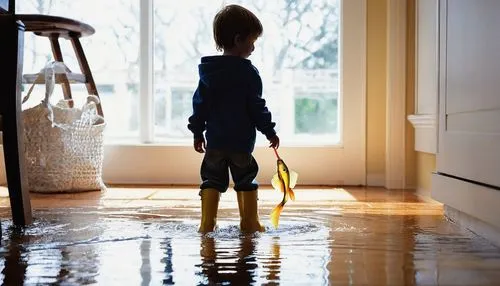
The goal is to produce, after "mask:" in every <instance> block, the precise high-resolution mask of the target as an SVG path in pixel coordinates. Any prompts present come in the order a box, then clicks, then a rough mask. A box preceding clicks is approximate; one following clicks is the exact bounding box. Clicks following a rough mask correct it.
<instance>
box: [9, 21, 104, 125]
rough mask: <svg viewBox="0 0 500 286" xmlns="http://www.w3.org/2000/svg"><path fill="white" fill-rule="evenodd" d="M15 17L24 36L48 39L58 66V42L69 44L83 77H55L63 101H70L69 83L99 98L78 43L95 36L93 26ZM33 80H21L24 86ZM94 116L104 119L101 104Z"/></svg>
mask: <svg viewBox="0 0 500 286" xmlns="http://www.w3.org/2000/svg"><path fill="white" fill-rule="evenodd" d="M16 17H17V19H18V20H20V21H21V22H22V23H23V24H24V26H25V31H26V32H33V33H35V35H37V36H42V37H47V38H49V40H50V44H51V47H52V54H53V56H54V60H56V61H58V62H64V59H63V56H62V52H61V46H60V45H59V38H64V39H67V40H70V41H71V44H72V45H73V50H74V52H75V54H76V58H77V60H78V64H79V65H80V70H81V72H82V73H81V74H75V73H71V74H69V75H67V77H66V76H60V77H58V76H56V83H60V84H61V85H62V90H63V94H64V99H67V100H68V99H72V96H71V88H70V83H85V86H86V87H87V92H88V94H89V95H96V96H97V97H99V94H98V92H97V88H96V85H95V82H94V77H93V76H92V72H91V70H90V67H89V64H88V61H87V58H86V57H85V53H84V52H83V48H82V44H81V43H80V37H85V36H90V35H93V34H94V33H95V30H94V28H92V26H90V25H88V24H85V23H82V22H79V21H76V20H72V19H68V18H63V17H58V16H49V15H38V14H18V15H16ZM36 78H37V75H36V74H26V75H24V76H23V82H24V83H34V82H35V80H36ZM37 83H40V84H43V83H45V82H43V81H41V82H37ZM97 112H98V113H99V115H101V116H102V115H103V112H102V107H101V104H98V105H97Z"/></svg>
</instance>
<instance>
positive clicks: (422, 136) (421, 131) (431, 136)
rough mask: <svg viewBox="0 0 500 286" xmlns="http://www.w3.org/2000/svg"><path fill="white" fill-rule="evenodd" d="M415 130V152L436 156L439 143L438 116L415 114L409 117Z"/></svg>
mask: <svg viewBox="0 0 500 286" xmlns="http://www.w3.org/2000/svg"><path fill="white" fill-rule="evenodd" d="M408 121H410V122H411V124H412V125H413V127H414V129H415V151H418V152H424V153H430V154H436V153H437V142H438V129H437V115H435V114H414V115H409V116H408Z"/></svg>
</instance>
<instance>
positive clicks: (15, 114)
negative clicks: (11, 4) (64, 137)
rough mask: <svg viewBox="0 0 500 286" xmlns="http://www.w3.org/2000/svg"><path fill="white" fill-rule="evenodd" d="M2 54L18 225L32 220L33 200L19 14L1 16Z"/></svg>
mask: <svg viewBox="0 0 500 286" xmlns="http://www.w3.org/2000/svg"><path fill="white" fill-rule="evenodd" d="M0 27H2V29H0V39H4V41H3V42H2V44H1V45H0V55H2V56H4V57H5V61H3V64H2V68H3V69H4V70H5V72H4V76H2V77H0V86H1V87H2V95H3V96H0V113H1V114H2V128H3V148H4V157H5V169H6V170H5V171H6V173H7V186H8V189H9V199H10V207H11V212H12V220H13V222H14V224H15V225H27V224H31V222H32V219H33V218H32V214H31V202H30V196H29V191H28V180H27V172H26V167H25V161H24V160H25V157H24V124H23V120H22V114H21V76H22V69H23V45H24V28H23V27H24V26H22V25H20V24H19V23H18V22H17V21H16V19H15V16H0Z"/></svg>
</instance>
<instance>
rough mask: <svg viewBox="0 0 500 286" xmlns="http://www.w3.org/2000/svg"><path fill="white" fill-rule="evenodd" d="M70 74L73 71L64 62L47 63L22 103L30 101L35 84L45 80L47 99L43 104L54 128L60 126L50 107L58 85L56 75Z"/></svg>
mask: <svg viewBox="0 0 500 286" xmlns="http://www.w3.org/2000/svg"><path fill="white" fill-rule="evenodd" d="M70 72H71V70H70V69H69V68H68V67H67V66H66V65H65V64H64V63H63V62H58V61H52V62H49V63H47V64H46V65H45V67H44V68H43V69H42V70H41V71H40V72H39V73H38V75H37V77H36V79H35V81H34V82H33V84H32V85H31V87H30V89H29V90H28V93H27V94H26V96H25V97H24V98H23V101H22V103H25V102H26V101H28V99H29V97H30V95H31V92H33V89H34V87H35V84H36V83H37V81H38V80H40V79H42V77H43V78H44V79H45V98H44V100H42V104H43V105H44V106H45V107H46V108H47V110H48V111H49V114H48V116H47V118H48V119H49V120H50V122H51V123H52V127H54V126H58V124H57V123H55V121H54V111H53V110H52V106H51V105H50V97H51V96H52V94H53V93H54V86H55V85H56V74H64V76H67V74H68V73H70Z"/></svg>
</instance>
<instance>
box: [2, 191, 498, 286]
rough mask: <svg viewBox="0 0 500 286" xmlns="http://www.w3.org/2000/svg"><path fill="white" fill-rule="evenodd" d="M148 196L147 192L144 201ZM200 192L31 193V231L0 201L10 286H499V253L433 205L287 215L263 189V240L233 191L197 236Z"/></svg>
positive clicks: (341, 207) (410, 199)
mask: <svg viewBox="0 0 500 286" xmlns="http://www.w3.org/2000/svg"><path fill="white" fill-rule="evenodd" d="M145 192H146V193H147V194H146V193H145ZM193 193H195V191H193V190H183V191H182V190H177V191H176V190H168V189H158V190H142V191H140V190H129V193H127V190H122V191H113V189H111V190H109V191H108V192H107V193H106V194H100V195H99V194H97V195H96V194H82V195H57V196H55V195H51V196H47V195H34V196H33V208H34V217H35V222H34V223H33V225H31V226H29V227H27V228H24V229H20V228H16V227H13V226H12V223H11V220H10V212H9V209H8V203H6V202H5V201H2V202H1V204H0V206H2V207H3V208H1V209H0V216H1V218H2V240H1V243H2V244H1V247H0V253H1V256H0V269H1V275H0V281H2V284H3V285H23V284H25V285H55V284H57V285H61V284H62V285H91V284H95V285H248V284H252V285H277V284H281V285H329V284H331V285H495V283H498V281H500V249H498V248H496V247H494V246H493V245H491V244H489V243H488V242H487V241H485V240H483V239H481V238H479V237H477V236H475V235H474V234H472V233H470V232H467V231H464V230H462V229H460V228H459V227H458V226H456V225H454V224H453V223H451V222H449V221H447V220H446V219H445V218H444V217H443V216H442V208H441V206H440V205H438V204H433V203H425V202H422V201H419V200H418V199H417V198H416V197H414V196H411V195H407V194H401V193H399V194H398V193H396V194H395V193H390V192H385V191H381V190H371V193H370V190H363V189H357V190H351V191H349V190H348V191H345V190H340V189H338V190H303V191H298V192H297V200H296V202H290V203H288V204H287V205H286V206H285V210H284V211H283V215H282V218H281V222H280V226H279V228H278V229H273V228H272V226H271V224H270V223H269V221H268V218H269V216H268V214H269V213H270V211H271V209H272V207H273V206H274V205H275V204H276V203H277V202H278V201H279V199H276V198H277V197H276V196H274V195H271V191H269V192H262V193H263V194H262V195H261V199H260V201H259V202H260V205H261V210H260V213H261V219H262V221H263V223H264V224H265V225H266V227H267V230H266V232H264V233H258V234H254V235H243V234H241V233H240V232H239V229H238V210H237V204H236V202H235V199H234V198H233V196H234V193H227V194H225V195H224V197H223V200H222V202H221V205H220V211H219V228H218V230H217V231H216V232H213V233H209V234H207V235H200V234H198V233H197V224H198V219H199V207H198V205H199V199H198V198H197V196H196V195H193Z"/></svg>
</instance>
